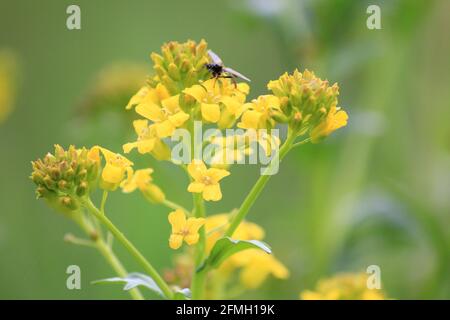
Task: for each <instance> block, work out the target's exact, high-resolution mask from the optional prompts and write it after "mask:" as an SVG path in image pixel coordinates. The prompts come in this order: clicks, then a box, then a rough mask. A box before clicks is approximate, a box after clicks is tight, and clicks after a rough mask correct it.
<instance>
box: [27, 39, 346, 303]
mask: <svg viewBox="0 0 450 320" xmlns="http://www.w3.org/2000/svg"><path fill="white" fill-rule="evenodd" d="M151 59H152V61H153V69H154V74H153V75H152V76H150V77H149V79H148V81H147V83H146V84H145V85H144V86H143V87H142V88H141V89H139V90H138V92H137V93H136V94H135V95H134V96H133V97H131V99H130V101H129V103H128V105H127V106H124V108H125V109H127V110H129V111H130V112H132V111H134V112H135V113H136V114H137V115H138V117H140V118H139V119H137V120H134V121H133V122H132V123H130V126H133V128H134V131H135V133H136V139H135V140H134V141H130V142H126V143H124V144H123V150H122V151H123V153H124V154H126V156H124V155H122V154H120V153H117V152H113V151H110V150H108V149H106V148H103V147H100V146H93V147H92V148H84V147H83V148H76V147H74V146H70V147H69V148H68V149H67V150H65V149H63V148H62V147H61V146H58V145H57V146H56V147H55V151H54V153H48V154H47V155H46V156H45V157H44V158H43V159H39V160H36V161H34V162H33V172H32V174H31V179H32V180H33V182H34V183H35V184H36V185H37V188H36V193H37V196H38V198H43V199H45V200H46V201H47V202H48V203H49V205H50V206H52V207H53V208H55V209H56V210H58V211H60V212H62V213H63V214H64V215H65V216H67V217H68V218H70V219H72V220H73V221H74V222H76V223H77V224H78V225H79V226H80V227H81V229H82V230H83V231H84V232H85V233H86V234H87V236H88V238H87V239H81V238H77V237H75V236H73V235H69V236H67V237H66V240H67V241H69V242H72V243H75V244H81V245H88V246H91V247H95V248H97V249H98V250H99V252H100V253H101V254H102V255H103V256H104V257H105V258H106V260H107V261H108V262H109V263H110V264H111V266H112V268H113V269H114V270H115V272H116V273H117V276H118V277H116V278H110V279H105V280H103V281H106V282H114V281H120V282H125V283H127V285H126V286H125V288H126V289H129V292H130V294H131V296H132V298H134V299H143V298H144V296H143V294H142V292H141V290H140V288H137V286H138V285H140V286H143V287H146V288H149V289H150V290H152V291H154V292H156V293H158V294H159V295H160V296H161V297H162V298H164V299H204V298H227V297H232V296H233V292H234V293H236V292H241V291H243V290H248V289H255V288H258V287H259V286H261V285H262V284H263V282H264V281H265V280H266V279H267V278H268V277H270V276H273V277H275V278H278V279H286V278H287V277H288V276H289V270H288V268H287V266H285V265H284V264H283V263H282V262H281V261H279V260H278V259H276V258H275V256H274V254H273V253H272V249H271V248H270V247H269V246H268V245H267V244H266V243H265V242H263V239H264V237H265V231H264V230H263V228H262V227H260V226H258V225H257V224H255V223H252V222H249V221H247V220H246V218H247V215H248V213H249V211H250V209H251V207H252V205H253V204H254V202H255V201H256V199H257V198H258V196H259V194H260V193H261V191H262V190H263V188H264V187H265V185H266V183H267V182H268V180H269V179H270V177H271V175H273V173H274V172H275V173H276V170H277V169H278V163H279V161H281V160H282V159H283V158H284V157H285V156H286V155H287V153H288V152H289V151H290V150H292V149H293V148H296V147H298V146H300V145H302V144H304V143H307V142H314V143H316V142H319V141H321V140H322V139H323V138H325V137H326V136H328V135H330V134H331V133H332V132H333V131H335V130H336V129H338V128H340V127H343V126H345V125H346V124H347V118H348V117H347V113H346V112H345V111H343V110H342V109H340V108H339V107H338V101H337V97H338V94H339V91H338V86H337V84H334V85H331V86H330V85H329V83H328V82H327V81H324V80H321V79H320V78H318V77H316V76H315V75H314V73H312V72H310V71H307V70H306V71H304V72H303V73H302V72H299V71H298V70H295V71H294V72H293V73H292V74H288V73H286V74H284V75H282V76H281V77H280V78H279V79H277V80H274V81H270V82H269V83H268V85H267V87H268V89H269V90H270V92H268V93H266V94H264V95H261V96H259V97H256V98H255V99H253V100H250V101H249V100H248V95H249V92H250V86H249V85H248V84H247V83H242V82H241V83H236V82H235V79H230V78H226V77H220V76H219V77H218V78H212V76H211V74H210V73H209V71H208V70H207V68H206V67H205V64H207V63H211V62H212V61H211V57H210V55H209V54H208V48H207V43H206V42H205V41H204V40H202V41H200V42H199V43H196V42H194V41H187V42H185V43H178V42H169V43H166V44H164V45H163V46H162V48H161V52H160V53H152V54H151ZM198 123H200V124H204V125H205V126H207V127H208V128H209V129H213V130H215V131H213V132H214V133H213V134H212V135H209V136H208V137H207V138H206V139H201V140H200V141H198V139H195V136H196V135H197V134H198V133H197V132H196V128H197V125H198ZM280 127H287V135H286V137H284V138H283V139H280V138H279V137H278V135H275V132H276V130H278V128H280ZM230 129H236V132H235V133H234V134H232V135H227V136H226V137H222V136H221V135H220V134H221V133H223V132H228V130H230ZM186 134H188V135H189V139H187V142H186V140H183V141H182V143H181V144H179V145H177V144H175V142H177V141H179V139H180V137H182V136H186ZM258 148H261V149H262V153H263V154H264V156H266V157H268V159H269V161H268V162H267V163H265V165H266V167H265V168H264V169H263V170H261V176H260V177H259V178H258V179H257V181H256V182H255V184H254V186H253V187H252V189H251V190H250V191H249V193H248V195H247V196H246V197H245V199H244V201H243V202H242V204H241V205H240V206H239V207H238V209H235V210H232V211H231V212H228V213H222V214H207V212H206V210H205V205H204V204H205V201H213V202H216V201H220V200H222V198H223V197H226V195H223V193H222V190H221V183H222V181H223V179H225V178H226V180H230V181H231V180H232V177H233V175H232V174H231V173H230V167H231V165H233V164H235V163H242V162H243V161H244V160H245V158H246V157H251V156H254V155H256V154H257V153H258V150H259V149H258ZM206 149H208V150H209V151H211V150H212V151H211V154H212V158H211V159H209V160H211V161H209V160H208V159H203V157H204V153H202V151H204V150H206ZM180 150H183V156H182V159H183V160H184V161H180V159H178V158H177V159H175V158H176V157H175V155H176V154H177V152H179V151H180ZM198 150H200V152H198ZM136 151H137V152H136ZM146 154H150V155H151V156H152V157H153V158H155V159H156V160H158V161H169V162H172V163H173V165H174V166H179V167H181V168H182V169H183V170H184V171H185V172H186V174H187V177H188V178H189V179H190V182H189V183H188V184H187V185H186V191H187V192H189V193H191V194H192V199H193V201H192V203H193V204H192V208H186V207H185V206H182V205H181V204H178V203H176V201H171V200H169V198H170V197H168V196H166V194H165V193H164V192H163V190H162V189H161V188H160V187H159V186H158V184H157V182H155V181H154V180H153V178H152V174H153V169H152V168H149V167H145V168H135V167H134V163H133V162H132V161H131V160H129V159H128V158H129V157H131V156H142V155H146ZM199 154H200V156H199ZM230 159H231V161H230ZM255 159H256V158H255ZM97 189H101V190H103V197H102V201H101V203H100V204H99V206H96V205H95V204H94V203H93V201H92V200H91V195H92V194H93V193H94V192H96V190H97ZM117 190H121V191H122V192H123V193H126V194H128V193H131V192H133V191H135V190H139V191H140V192H141V193H142V195H143V196H144V198H145V199H146V200H148V201H149V202H150V203H151V204H157V205H163V206H165V207H167V208H168V212H167V213H168V216H167V220H168V224H167V228H170V230H171V231H170V234H169V235H168V248H170V249H171V250H176V255H175V260H174V261H175V266H174V269H172V270H166V272H165V273H164V276H162V275H161V273H160V272H158V271H157V270H156V269H155V268H154V267H153V265H152V264H151V263H150V262H149V260H147V258H146V257H144V255H143V254H142V253H141V252H140V251H139V250H138V249H137V248H136V247H135V246H134V245H133V244H132V243H131V242H130V241H129V240H128V238H127V237H126V236H125V235H124V234H123V233H122V232H121V231H120V230H119V229H118V227H117V226H116V225H115V224H114V223H113V222H112V221H111V220H110V219H109V218H108V216H107V214H106V212H105V203H106V201H107V197H108V193H109V192H112V191H117ZM112 238H115V239H116V240H117V241H118V242H120V243H121V245H122V246H123V247H124V248H125V249H126V250H127V251H128V252H129V253H130V255H131V257H133V258H134V259H135V260H136V261H137V262H138V263H139V265H140V266H141V268H142V270H143V271H144V272H145V274H138V273H128V272H127V271H126V269H125V268H124V266H123V265H122V263H121V262H120V261H119V259H118V258H117V256H116V255H115V253H114V252H113V248H112V243H111V239H112Z"/></svg>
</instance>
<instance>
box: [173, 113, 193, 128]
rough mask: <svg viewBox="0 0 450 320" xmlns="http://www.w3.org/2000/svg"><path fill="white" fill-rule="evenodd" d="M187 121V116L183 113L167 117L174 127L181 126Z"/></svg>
mask: <svg viewBox="0 0 450 320" xmlns="http://www.w3.org/2000/svg"><path fill="white" fill-rule="evenodd" d="M187 119H189V115H188V114H187V113H185V112H183V111H179V112H177V113H176V114H174V115H172V116H169V121H170V122H171V123H172V124H173V125H174V126H175V127H179V126H181V125H183V123H185V122H186V121H187Z"/></svg>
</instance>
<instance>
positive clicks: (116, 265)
mask: <svg viewBox="0 0 450 320" xmlns="http://www.w3.org/2000/svg"><path fill="white" fill-rule="evenodd" d="M76 217H77V218H74V220H75V221H76V222H77V223H78V225H79V226H80V228H81V229H82V230H83V231H84V232H85V233H86V234H87V235H88V236H90V237H91V238H93V235H94V234H96V232H98V231H97V230H95V229H94V227H92V226H90V225H89V223H88V222H87V221H86V219H85V217H84V216H83V215H82V212H79V215H77V216H76ZM80 240H81V239H80ZM85 241H86V242H82V243H78V242H75V241H72V243H75V244H82V245H89V246H92V247H93V248H96V249H97V250H98V251H99V252H100V254H101V255H102V256H103V257H104V258H105V260H106V261H107V262H108V263H109V265H110V266H111V267H112V268H113V270H114V271H115V272H116V274H117V275H118V276H119V277H122V278H124V277H126V276H127V274H128V272H127V270H126V269H125V267H124V266H123V264H122V263H121V262H120V260H119V258H118V257H117V256H116V254H115V253H114V251H113V250H112V248H111V246H110V245H108V244H107V243H106V242H105V240H104V239H103V238H102V237H96V239H95V240H94V239H93V240H92V241H89V240H85ZM129 293H130V296H131V297H132V298H133V299H134V300H144V299H145V298H144V296H143V295H142V293H141V291H140V290H139V289H138V288H133V289H131V290H129Z"/></svg>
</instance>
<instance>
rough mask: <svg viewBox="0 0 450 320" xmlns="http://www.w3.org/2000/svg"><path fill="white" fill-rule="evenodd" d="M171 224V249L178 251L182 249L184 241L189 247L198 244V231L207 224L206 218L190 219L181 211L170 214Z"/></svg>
mask: <svg viewBox="0 0 450 320" xmlns="http://www.w3.org/2000/svg"><path fill="white" fill-rule="evenodd" d="M169 222H170V224H171V226H172V233H171V235H170V238H169V246H170V248H172V249H174V250H176V249H178V248H180V247H181V245H182V244H183V241H184V242H186V243H187V244H188V245H193V244H196V243H197V242H198V240H199V238H200V235H199V233H198V230H199V229H200V228H201V227H202V226H203V225H204V224H205V219H204V218H188V219H186V214H185V213H184V212H183V210H181V209H177V210H175V211H173V212H171V213H170V214H169Z"/></svg>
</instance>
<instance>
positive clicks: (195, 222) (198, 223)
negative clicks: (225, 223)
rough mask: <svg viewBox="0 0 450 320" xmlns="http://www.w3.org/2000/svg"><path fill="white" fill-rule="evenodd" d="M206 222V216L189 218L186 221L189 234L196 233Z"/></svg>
mask: <svg viewBox="0 0 450 320" xmlns="http://www.w3.org/2000/svg"><path fill="white" fill-rule="evenodd" d="M204 224H205V219H204V218H189V219H188V220H187V223H186V227H187V230H188V234H196V233H198V230H199V229H200V228H201V227H202V226H203V225H204Z"/></svg>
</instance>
